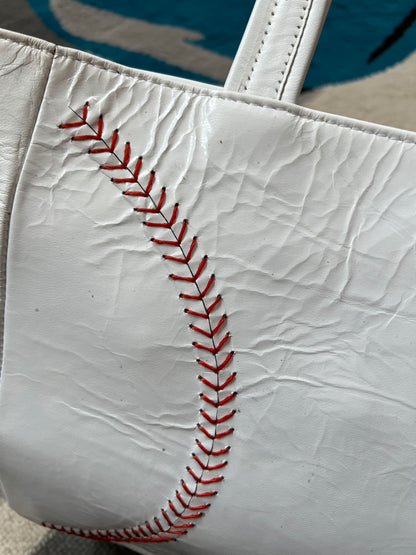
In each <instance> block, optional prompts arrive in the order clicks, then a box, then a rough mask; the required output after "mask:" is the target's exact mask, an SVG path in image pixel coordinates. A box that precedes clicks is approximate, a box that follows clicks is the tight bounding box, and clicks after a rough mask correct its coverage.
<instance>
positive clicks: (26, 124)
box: [0, 33, 54, 373]
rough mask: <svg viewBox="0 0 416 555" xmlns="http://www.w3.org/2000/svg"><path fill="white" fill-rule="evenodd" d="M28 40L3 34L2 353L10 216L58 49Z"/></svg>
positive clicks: (0, 169)
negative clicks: (47, 77) (31, 136)
mask: <svg viewBox="0 0 416 555" xmlns="http://www.w3.org/2000/svg"><path fill="white" fill-rule="evenodd" d="M16 38H18V40H19V41H20V42H15V40H16ZM26 43H27V39H26V37H24V36H23V35H17V34H15V35H13V39H12V40H10V36H9V35H8V34H7V33H5V35H4V36H1V35H0V83H1V93H0V113H1V125H0V175H1V180H0V314H1V317H0V352H1V351H2V350H3V312H4V296H5V279H4V278H5V271H6V252H7V241H8V229H9V215H10V210H11V205H12V202H13V196H14V188H15V186H16V183H17V179H18V175H19V172H20V170H21V168H22V164H23V161H24V157H25V154H26V152H27V147H28V142H29V139H30V134H31V133H32V130H33V126H34V123H35V119H36V116H37V114H38V111H39V105H40V102H41V100H42V95H43V91H44V85H45V82H46V76H47V74H48V71H49V68H50V65H51V63H52V55H53V51H54V47H53V45H51V44H48V43H46V42H44V41H41V40H37V39H31V41H30V44H26ZM33 45H35V46H36V47H37V48H33ZM0 356H1V355H0ZM0 373H1V370H0Z"/></svg>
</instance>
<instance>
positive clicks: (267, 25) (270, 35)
mask: <svg viewBox="0 0 416 555" xmlns="http://www.w3.org/2000/svg"><path fill="white" fill-rule="evenodd" d="M330 3H331V0H257V2H256V4H255V6H254V9H253V12H252V15H251V18H250V21H249V23H248V25H247V29H246V31H245V34H244V37H243V40H242V41H241V44H240V47H239V49H238V52H237V55H236V57H235V59H234V62H233V65H232V67H231V70H230V73H229V76H228V78H227V82H226V84H225V88H226V89H229V90H233V91H239V92H247V93H250V94H256V95H258V96H264V97H266V98H276V99H279V100H285V101H286V102H296V100H297V97H298V94H299V92H300V90H301V88H302V85H303V82H304V80H305V76H306V73H307V71H308V68H309V64H310V62H311V60H312V56H313V53H314V51H315V47H316V44H317V42H318V39H319V35H320V34H321V29H322V25H323V23H324V21H325V17H326V13H327V11H328V9H329V5H330Z"/></svg>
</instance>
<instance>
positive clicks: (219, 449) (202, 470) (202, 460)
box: [42, 102, 237, 543]
mask: <svg viewBox="0 0 416 555" xmlns="http://www.w3.org/2000/svg"><path fill="white" fill-rule="evenodd" d="M71 110H72V108H71ZM88 110H89V104H88V102H86V103H85V104H84V106H83V108H82V112H81V113H79V112H76V111H75V110H72V111H73V113H74V114H75V116H76V117H77V119H76V120H75V121H70V122H66V123H61V124H60V125H59V128H60V129H75V130H76V131H77V130H78V128H81V127H84V126H86V128H87V129H88V132H87V133H85V134H80V133H78V134H77V133H76V134H75V135H73V136H72V137H71V140H72V141H94V142H95V143H96V145H97V143H98V144H99V145H100V146H96V145H95V146H94V147H92V148H90V149H89V150H88V154H94V155H99V154H101V153H107V154H111V155H112V156H113V157H114V158H115V163H114V164H108V163H107V164H101V165H100V166H99V167H100V169H102V170H105V171H114V170H119V171H120V170H122V171H125V172H127V174H126V177H113V178H111V181H112V182H113V183H114V184H121V185H125V184H127V185H128V186H129V188H128V189H126V190H123V191H121V192H122V194H123V195H124V196H126V197H133V198H134V199H144V201H146V200H147V201H148V202H147V204H145V205H140V206H135V207H134V208H133V210H134V212H135V213H139V214H142V215H144V217H145V218H147V219H144V220H143V224H144V225H145V226H146V227H148V228H150V229H152V230H155V231H157V232H159V233H162V236H161V237H160V236H159V237H152V238H151V240H152V242H153V243H154V244H155V245H157V246H158V247H161V246H163V247H166V248H170V249H172V248H173V249H175V248H176V252H175V253H174V254H163V258H164V259H165V260H167V261H168V262H169V263H170V264H174V265H178V266H179V267H182V268H183V269H184V270H185V273H183V272H182V273H180V274H179V273H178V274H175V273H171V274H170V275H169V278H170V279H171V280H174V281H179V282H181V283H183V284H184V286H188V288H191V291H192V289H193V290H194V291H193V292H183V293H181V294H180V295H179V297H180V298H181V299H185V300H187V301H191V302H192V306H193V307H194V306H195V308H198V310H194V308H185V310H184V312H185V313H186V314H187V315H190V316H192V317H193V318H195V320H198V319H200V320H204V321H205V322H206V324H207V327H206V329H204V328H200V327H198V326H195V325H194V324H193V323H191V324H189V327H190V329H191V330H192V331H193V332H195V333H197V334H199V335H203V336H204V337H206V338H208V339H209V342H208V344H205V343H199V342H198V341H193V342H192V345H193V346H194V348H195V349H197V350H199V351H202V352H203V353H205V354H204V358H197V359H196V362H197V364H198V365H199V367H202V368H203V370H204V371H205V372H206V375H202V374H201V375H199V376H198V379H199V381H200V383H201V384H202V385H203V386H204V387H205V388H206V389H207V393H205V392H202V393H200V395H199V398H200V400H201V401H202V402H203V403H204V408H201V409H200V412H199V414H200V417H201V419H202V421H203V423H198V424H197V429H198V430H199V432H200V433H201V437H200V438H198V437H197V438H195V447H196V449H195V452H193V453H192V454H191V459H192V461H193V466H191V464H190V465H188V466H187V467H186V468H185V470H186V476H187V480H185V479H181V480H180V482H179V484H180V487H179V489H177V490H176V491H175V497H174V500H172V499H169V500H168V503H167V507H165V508H162V509H161V510H160V515H159V516H154V517H153V518H152V519H151V520H150V521H146V522H145V523H143V524H139V525H137V526H134V527H131V528H123V529H113V530H84V529H80V528H74V527H69V526H62V525H57V524H54V523H46V522H43V523H42V524H43V526H47V527H49V528H52V529H54V530H59V531H61V532H66V533H67V534H71V535H75V536H80V537H84V538H89V539H93V540H101V541H115V542H135V543H140V542H141V543H160V542H170V541H176V539H177V538H178V537H180V536H183V535H185V534H186V533H187V532H188V531H189V530H190V529H191V528H193V527H194V526H195V524H196V522H195V521H197V520H198V519H200V518H201V517H202V516H204V514H205V511H206V510H207V509H208V508H209V507H210V506H211V503H210V501H211V499H212V498H213V497H215V496H216V495H217V493H218V492H217V490H216V489H213V488H212V486H213V485H217V484H219V483H220V482H222V481H223V479H224V476H223V475H222V474H220V473H219V471H220V470H222V469H223V468H224V467H225V466H226V465H227V463H228V460H227V459H226V458H224V457H226V456H227V455H228V453H229V452H230V450H231V446H230V445H224V444H222V443H221V440H223V439H224V438H228V437H229V436H230V435H231V434H232V433H233V432H234V428H232V427H229V420H230V419H231V418H233V416H234V415H235V413H236V410H235V409H232V410H230V409H229V408H228V407H227V405H228V404H229V403H230V402H232V401H233V400H234V399H235V397H236V395H237V392H236V391H232V392H229V390H227V388H229V386H230V385H231V384H234V382H235V378H236V375H237V373H236V372H232V373H228V372H229V371H228V367H229V366H230V364H231V362H232V360H233V358H234V351H232V350H231V351H228V352H223V349H224V347H226V346H227V344H228V342H229V340H230V333H229V332H228V331H227V332H226V333H225V334H224V335H222V337H221V338H220V339H219V340H217V337H216V336H217V334H218V335H219V333H220V330H221V329H222V327H223V326H224V325H225V323H226V322H227V316H226V314H223V315H222V316H220V317H219V318H218V317H217V318H216V319H215V320H214V316H215V312H216V311H217V310H218V308H219V306H220V305H221V302H222V297H221V295H216V296H215V297H214V299H213V300H211V301H210V300H209V294H210V292H211V290H212V288H213V286H214V284H215V274H211V275H210V276H209V277H208V279H206V281H204V285H201V284H200V282H201V280H203V279H204V272H206V267H207V264H208V256H207V255H203V256H202V257H201V258H200V260H199V262H198V264H197V267H196V269H194V268H193V266H191V261H192V259H193V257H194V256H196V254H197V253H198V238H197V237H195V236H194V237H193V238H192V239H191V240H190V243H189V245H188V246H187V247H186V246H185V243H186V233H187V228H188V220H186V219H184V220H182V222H179V221H178V219H179V204H178V203H175V204H174V206H173V208H171V209H170V211H168V212H167V211H166V209H165V203H166V199H167V192H166V187H161V189H160V192H159V193H157V192H156V190H155V187H154V184H155V171H153V170H152V171H151V172H150V174H149V178H148V181H147V184H146V185H145V186H143V185H142V184H141V183H140V182H139V173H140V170H141V167H142V157H141V156H139V157H138V158H137V160H136V163H135V165H134V169H133V170H132V169H130V167H129V164H130V160H131V145H130V143H129V142H126V143H125V145H124V148H123V153H122V155H119V154H118V153H117V152H116V147H117V144H118V141H119V130H118V129H115V130H114V131H113V133H112V136H111V140H110V141H109V142H107V141H106V140H105V139H104V138H103V132H104V118H103V116H102V115H100V116H99V117H98V119H97V122H96V124H95V126H94V125H91V123H90V122H89V121H88ZM166 235H167V237H166ZM198 258H199V257H198ZM198 305H199V306H198ZM219 355H221V357H220V356H219ZM207 356H210V357H211V358H208V360H207V359H206V357H207ZM224 372H225V373H226V374H227V373H228V374H227V375H226V376H225V377H224V376H223V374H224ZM208 393H209V394H208ZM212 395H213V396H212ZM210 407H214V409H215V411H214V412H213V413H212V412H210V410H211V409H210ZM223 407H224V408H223ZM222 425H224V426H222ZM219 458H220V459H221V460H220V461H219V462H217V460H218V459H219ZM211 473H213V475H210V474H211Z"/></svg>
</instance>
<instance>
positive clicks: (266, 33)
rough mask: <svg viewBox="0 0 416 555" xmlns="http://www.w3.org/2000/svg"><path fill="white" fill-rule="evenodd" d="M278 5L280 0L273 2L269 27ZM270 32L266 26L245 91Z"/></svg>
mask: <svg viewBox="0 0 416 555" xmlns="http://www.w3.org/2000/svg"><path fill="white" fill-rule="evenodd" d="M278 5H279V2H278V1H276V2H275V3H274V4H273V7H272V11H271V14H270V19H269V21H268V22H267V26H268V27H270V26H271V24H272V19H273V17H274V16H275V15H276V12H275V10H276V8H277V7H278ZM268 34H269V31H268V29H267V27H266V28H265V29H264V32H263V37H262V39H261V42H260V48H259V49H258V50H257V54H256V56H255V58H254V62H253V65H252V67H251V70H250V73H249V74H248V75H247V79H246V82H245V84H244V90H245V91H246V90H247V88H248V82H249V81H250V80H251V76H252V75H253V72H254V68H255V67H256V65H257V64H258V61H259V58H260V56H261V52H262V50H263V47H264V44H265V42H266V36H267V35H268Z"/></svg>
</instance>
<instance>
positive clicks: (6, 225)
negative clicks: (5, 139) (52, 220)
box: [0, 37, 56, 386]
mask: <svg viewBox="0 0 416 555" xmlns="http://www.w3.org/2000/svg"><path fill="white" fill-rule="evenodd" d="M0 41H6V42H12V43H14V44H20V45H22V46H26V47H28V48H30V49H31V50H38V51H40V52H42V53H44V54H45V55H47V54H49V55H50V60H49V69H48V72H47V74H46V76H45V78H44V83H43V91H42V95H41V97H40V100H39V104H38V107H37V113H36V115H35V117H34V118H33V124H32V129H31V131H30V134H29V137H28V140H27V145H26V152H25V154H24V156H23V161H22V164H21V165H20V168H18V170H17V175H16V179H15V183H14V186H13V187H11V188H10V189H9V191H8V193H9V198H8V206H7V212H8V217H7V218H5V219H4V221H3V222H2V224H1V226H2V229H1V234H0V236H1V237H2V245H1V246H0V252H2V254H3V253H4V254H3V256H1V259H0V276H1V277H2V279H1V281H0V288H1V289H0V315H1V318H0V386H1V374H2V366H3V345H4V311H5V305H6V290H7V261H8V252H9V230H10V220H11V217H12V212H13V204H14V198H15V195H16V190H17V187H18V186H19V182H20V178H21V175H22V172H23V169H24V167H25V164H26V160H27V157H28V152H29V149H30V146H31V144H32V140H33V135H34V131H35V129H36V124H37V122H38V118H39V113H40V109H41V106H42V103H43V101H44V98H45V91H46V86H47V83H48V81H49V77H50V75H51V70H52V63H53V57H54V54H55V52H56V46H55V45H53V46H54V48H53V49H52V48H42V47H41V46H34V45H33V44H30V41H29V40H28V41H23V40H22V41H21V42H20V41H15V40H13V39H12V38H8V37H0ZM51 46H52V45H51Z"/></svg>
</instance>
